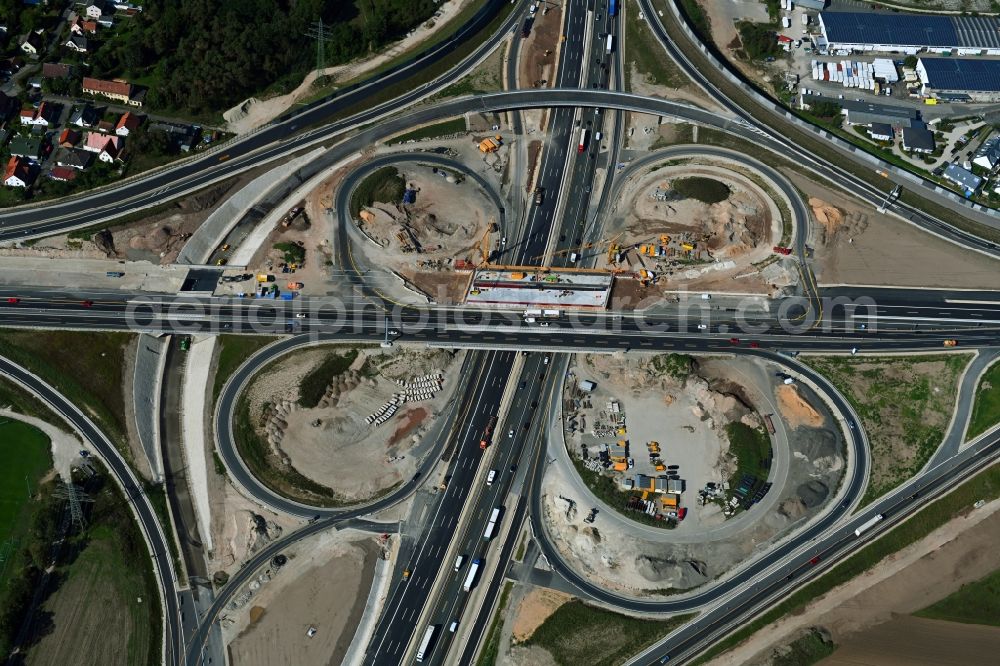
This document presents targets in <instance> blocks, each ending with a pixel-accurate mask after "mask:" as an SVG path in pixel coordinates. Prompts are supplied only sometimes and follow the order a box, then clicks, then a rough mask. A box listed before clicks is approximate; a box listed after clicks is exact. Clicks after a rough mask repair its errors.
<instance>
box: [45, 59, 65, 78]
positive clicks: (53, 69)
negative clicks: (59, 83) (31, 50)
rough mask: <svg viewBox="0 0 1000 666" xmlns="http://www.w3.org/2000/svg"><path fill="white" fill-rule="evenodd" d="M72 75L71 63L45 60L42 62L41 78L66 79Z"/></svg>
mask: <svg viewBox="0 0 1000 666" xmlns="http://www.w3.org/2000/svg"><path fill="white" fill-rule="evenodd" d="M72 75H73V65H65V64H63V63H61V62H60V63H55V62H46V63H43V64H42V78H43V79H68V78H69V77H70V76H72Z"/></svg>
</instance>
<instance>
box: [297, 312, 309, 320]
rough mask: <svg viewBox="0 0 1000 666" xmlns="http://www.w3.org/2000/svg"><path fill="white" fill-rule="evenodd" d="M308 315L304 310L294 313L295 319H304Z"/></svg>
mask: <svg viewBox="0 0 1000 666" xmlns="http://www.w3.org/2000/svg"><path fill="white" fill-rule="evenodd" d="M308 316H309V315H307V314H306V313H305V312H296V313H295V318H296V319H305V318H306V317H308Z"/></svg>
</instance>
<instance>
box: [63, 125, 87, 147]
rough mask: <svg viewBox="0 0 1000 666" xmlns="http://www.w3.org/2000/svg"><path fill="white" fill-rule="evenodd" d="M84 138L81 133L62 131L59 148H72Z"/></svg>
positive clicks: (69, 130) (68, 130)
mask: <svg viewBox="0 0 1000 666" xmlns="http://www.w3.org/2000/svg"><path fill="white" fill-rule="evenodd" d="M82 136H83V135H82V134H80V132H79V131H77V130H71V129H69V128H66V129H64V130H63V131H62V134H60V135H59V147H60V148H72V147H73V146H75V145H76V144H78V143H80V139H81V138H82Z"/></svg>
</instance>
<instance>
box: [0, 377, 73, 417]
mask: <svg viewBox="0 0 1000 666" xmlns="http://www.w3.org/2000/svg"><path fill="white" fill-rule="evenodd" d="M0 407H6V408H7V409H10V410H11V411H14V412H17V413H18V414H24V415H25V416H34V417H35V418H39V419H42V420H43V421H45V422H46V423H51V424H52V425H54V426H58V427H60V428H62V429H63V430H70V427H69V426H68V425H67V424H66V422H65V421H63V420H62V418H60V417H58V416H56V415H55V414H54V413H53V412H52V411H51V410H50V409H49V408H48V407H46V406H45V405H44V404H43V403H42V402H41V401H40V400H39V399H38V398H36V397H35V396H33V395H31V394H30V393H28V392H27V391H25V390H24V389H22V388H21V387H20V386H19V385H17V384H14V383H13V382H12V381H10V380H8V379H6V378H4V377H0Z"/></svg>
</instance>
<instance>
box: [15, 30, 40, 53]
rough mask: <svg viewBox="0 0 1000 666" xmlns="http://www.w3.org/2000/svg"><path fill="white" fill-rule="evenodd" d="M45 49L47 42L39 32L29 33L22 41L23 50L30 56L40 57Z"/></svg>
mask: <svg viewBox="0 0 1000 666" xmlns="http://www.w3.org/2000/svg"><path fill="white" fill-rule="evenodd" d="M44 48H45V40H43V39H42V35H41V33H39V32H29V33H28V34H27V35H25V36H24V37H23V38H22V39H21V50H22V51H24V52H25V53H27V54H28V55H38V54H39V53H41V52H42V50H43V49H44Z"/></svg>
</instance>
